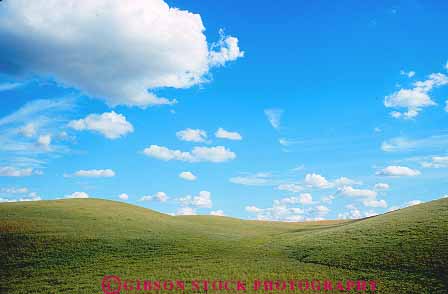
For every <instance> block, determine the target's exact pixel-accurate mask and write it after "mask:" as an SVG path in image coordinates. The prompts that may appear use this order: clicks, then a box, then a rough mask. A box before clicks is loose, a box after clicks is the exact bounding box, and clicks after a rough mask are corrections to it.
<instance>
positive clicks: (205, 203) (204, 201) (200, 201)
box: [178, 191, 213, 208]
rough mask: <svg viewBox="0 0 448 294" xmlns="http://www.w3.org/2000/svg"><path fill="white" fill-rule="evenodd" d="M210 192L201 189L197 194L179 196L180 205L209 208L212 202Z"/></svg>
mask: <svg viewBox="0 0 448 294" xmlns="http://www.w3.org/2000/svg"><path fill="white" fill-rule="evenodd" d="M211 196H212V194H211V193H210V192H208V191H201V192H199V194H198V195H197V196H193V197H192V196H190V195H188V196H186V197H182V198H179V199H178V200H179V202H180V204H181V205H182V206H186V207H187V206H193V207H196V208H211V207H212V205H213V203H212V198H211Z"/></svg>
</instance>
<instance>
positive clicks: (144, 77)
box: [0, 0, 244, 107]
mask: <svg viewBox="0 0 448 294" xmlns="http://www.w3.org/2000/svg"><path fill="white" fill-rule="evenodd" d="M0 6H1V7H0V8H1V9H0V48H2V54H1V55H0V72H1V73H6V74H11V75H15V76H22V77H23V76H30V75H38V76H44V77H48V78H54V79H56V80H57V81H59V82H61V83H63V84H65V85H68V86H72V87H76V88H78V89H80V90H81V91H83V92H84V93H86V94H88V95H90V96H93V97H96V98H100V99H103V100H105V101H106V102H107V103H108V104H109V105H111V106H114V105H118V104H122V105H136V106H142V107H145V106H148V105H160V104H172V103H175V100H172V99H171V100H170V99H167V98H163V97H157V96H156V95H155V94H153V93H151V89H155V88H161V87H173V88H188V87H191V86H192V85H195V84H198V83H201V82H203V81H204V75H206V74H207V73H208V72H209V70H210V68H211V67H213V66H222V65H224V64H225V63H226V62H228V61H231V60H235V59H237V58H239V57H242V56H243V54H244V52H242V51H240V49H239V47H238V39H237V38H235V37H231V36H224V35H221V38H220V40H219V41H218V42H216V43H214V44H209V43H208V42H207V40H206V37H205V35H204V30H205V29H204V25H203V23H202V20H201V17H200V15H198V14H194V13H191V12H189V11H185V10H180V9H176V8H171V7H169V6H168V4H166V3H165V2H164V1H163V0H133V1H122V0H67V1H60V0H33V1H27V0H13V1H12V0H6V1H3V2H1V3H0ZM148 89H149V91H148Z"/></svg>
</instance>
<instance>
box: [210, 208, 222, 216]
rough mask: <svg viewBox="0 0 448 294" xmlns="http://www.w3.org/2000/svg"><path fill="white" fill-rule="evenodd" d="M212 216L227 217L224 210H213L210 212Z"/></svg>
mask: <svg viewBox="0 0 448 294" xmlns="http://www.w3.org/2000/svg"><path fill="white" fill-rule="evenodd" d="M210 215H214V216H225V214H224V211H222V210H220V209H219V210H213V211H210Z"/></svg>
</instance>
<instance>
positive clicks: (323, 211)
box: [314, 205, 330, 216]
mask: <svg viewBox="0 0 448 294" xmlns="http://www.w3.org/2000/svg"><path fill="white" fill-rule="evenodd" d="M314 210H315V211H316V212H317V214H318V215H320V216H323V215H326V214H328V213H329V212H330V209H329V208H328V207H326V206H324V205H317V206H316V207H315V208H314Z"/></svg>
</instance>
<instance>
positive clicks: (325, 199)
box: [321, 195, 335, 203]
mask: <svg viewBox="0 0 448 294" xmlns="http://www.w3.org/2000/svg"><path fill="white" fill-rule="evenodd" d="M334 198H335V196H334V195H327V196H324V197H322V199H321V201H322V202H323V203H332V202H333V200H334Z"/></svg>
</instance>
